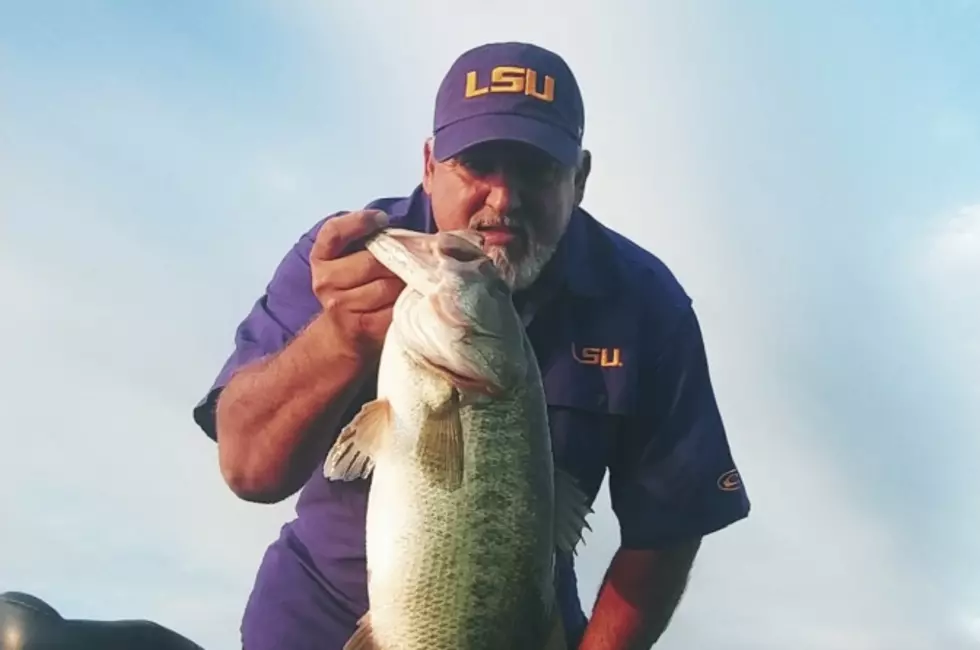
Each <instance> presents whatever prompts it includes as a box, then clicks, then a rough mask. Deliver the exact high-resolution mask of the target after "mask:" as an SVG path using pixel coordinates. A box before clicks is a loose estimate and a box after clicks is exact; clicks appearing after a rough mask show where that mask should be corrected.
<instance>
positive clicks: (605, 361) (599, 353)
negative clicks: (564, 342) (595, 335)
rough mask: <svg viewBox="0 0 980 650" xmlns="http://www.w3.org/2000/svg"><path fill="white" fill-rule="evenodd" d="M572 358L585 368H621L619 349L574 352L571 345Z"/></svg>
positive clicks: (583, 349) (591, 348)
mask: <svg viewBox="0 0 980 650" xmlns="http://www.w3.org/2000/svg"><path fill="white" fill-rule="evenodd" d="M572 357H573V358H574V359H575V360H576V361H578V362H579V363H581V364H583V365H586V366H601V367H603V368H621V367H622V365H623V359H622V353H621V351H620V349H619V348H594V347H588V348H582V349H581V350H576V348H575V345H574V344H572Z"/></svg>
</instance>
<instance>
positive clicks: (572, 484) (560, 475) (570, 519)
mask: <svg viewBox="0 0 980 650" xmlns="http://www.w3.org/2000/svg"><path fill="white" fill-rule="evenodd" d="M590 514H592V508H591V506H589V498H588V497H587V496H586V494H585V493H584V492H583V491H582V490H581V489H580V488H579V487H578V481H576V480H575V477H574V476H572V475H571V474H569V473H568V472H566V471H565V470H563V469H561V468H558V467H556V468H555V545H556V546H557V547H558V550H559V551H562V552H565V553H572V554H575V553H577V551H576V549H575V547H576V546H577V545H578V543H579V542H580V541H582V533H583V529H587V530H590V531H591V530H592V527H591V526H589V522H587V521H586V520H585V518H586V517H588V516H589V515H590Z"/></svg>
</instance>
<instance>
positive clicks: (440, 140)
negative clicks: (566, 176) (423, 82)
mask: <svg viewBox="0 0 980 650" xmlns="http://www.w3.org/2000/svg"><path fill="white" fill-rule="evenodd" d="M584 130H585V108H584V106H583V103H582V94H581V92H580V91H579V87H578V82H577V81H576V80H575V76H574V75H573V74H572V71H571V69H569V67H568V65H567V64H566V63H565V61H564V60H563V59H562V58H561V57H560V56H558V55H557V54H555V53H554V52H550V51H548V50H546V49H544V48H542V47H538V46H536V45H531V44H529V43H488V44H486V45H481V46H479V47H476V48H473V49H471V50H468V51H467V52H464V53H463V54H461V55H460V56H459V58H457V59H456V61H455V62H454V63H453V65H452V67H450V69H449V72H448V73H446V76H445V78H443V80H442V83H441V84H440V85H439V92H438V93H437V94H436V106H435V117H434V120H433V135H434V136H435V144H434V150H433V154H434V155H435V158H436V160H440V161H443V160H446V159H448V158H452V157H453V156H455V155H457V154H459V153H460V152H461V151H463V150H464V149H466V148H468V147H471V146H473V145H475V144H480V143H483V142H491V141H494V140H514V141H517V142H524V143H526V144H529V145H532V146H535V147H537V148H538V149H541V150H542V151H544V152H545V153H547V154H550V155H551V156H552V157H554V158H555V159H557V160H558V161H559V162H561V163H562V164H564V165H569V166H571V165H574V164H576V163H577V162H578V156H579V152H580V151H581V148H582V134H583V132H584Z"/></svg>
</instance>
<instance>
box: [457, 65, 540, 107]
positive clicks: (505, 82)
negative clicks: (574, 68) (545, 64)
mask: <svg viewBox="0 0 980 650" xmlns="http://www.w3.org/2000/svg"><path fill="white" fill-rule="evenodd" d="M538 76H539V75H538V72H537V70H534V69H533V68H522V67H519V66H513V65H498V66H497V67H496V68H494V69H493V70H491V71H490V80H489V82H487V83H485V81H481V79H480V75H479V73H478V72H477V71H476V70H470V71H469V72H467V73H466V99H472V98H473V97H480V96H481V95H486V94H487V93H522V94H524V95H528V96H530V97H534V98H536V99H540V100H541V101H543V102H553V101H555V78H554V77H551V76H549V75H543V77H544V78H543V79H542V80H541V81H540V83H539V81H538ZM484 83H485V85H482V84H484Z"/></svg>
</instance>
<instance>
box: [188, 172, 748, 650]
mask: <svg viewBox="0 0 980 650" xmlns="http://www.w3.org/2000/svg"><path fill="white" fill-rule="evenodd" d="M370 207H374V208H381V209H384V210H385V211H386V212H388V213H389V215H390V217H391V222H392V225H394V226H398V227H402V228H410V229H414V230H422V231H426V232H434V230H435V227H434V224H433V221H432V217H431V212H430V208H429V203H428V199H427V197H426V195H425V194H424V192H422V190H421V188H420V187H419V188H416V189H415V190H414V191H413V193H412V194H411V195H410V196H408V197H402V198H388V199H379V200H377V201H375V202H373V203H372V204H370ZM327 218H330V217H327ZM320 223H322V221H321V222H320ZM320 223H317V224H316V225H315V226H314V227H313V228H311V229H310V231H309V232H307V233H306V234H305V235H303V237H302V238H300V240H299V241H298V242H297V243H296V244H295V246H294V247H293V249H292V250H290V251H289V253H287V254H286V257H285V258H284V259H283V260H282V262H281V263H280V265H279V267H278V268H277V269H276V271H275V274H274V275H273V277H272V280H271V282H270V283H269V285H268V287H267V289H266V292H265V294H264V295H263V296H262V297H261V298H259V299H258V301H257V302H256V303H255V306H254V307H253V308H252V311H251V313H249V315H248V316H247V317H246V318H245V320H244V321H242V323H241V324H240V325H239V327H238V330H237V332H236V336H235V349H234V351H233V352H232V354H231V356H230V358H229V359H228V361H227V362H226V363H225V366H224V367H223V368H222V369H221V372H220V373H219V375H218V377H217V379H216V380H215V382H214V385H213V387H212V388H211V390H210V391H209V392H208V394H207V396H206V397H205V399H203V400H202V401H201V402H200V403H199V404H198V405H197V407H196V408H195V409H194V419H195V421H196V422H197V423H198V424H199V425H200V426H201V428H202V429H204V431H205V432H206V433H207V434H208V435H209V436H210V437H212V438H215V430H214V416H213V413H214V404H215V402H216V400H217V396H218V393H219V392H220V390H221V387H222V386H224V384H225V382H226V381H227V380H228V377H229V376H230V374H231V373H232V372H234V371H235V370H236V369H238V368H239V367H241V366H242V365H243V364H246V363H248V362H250V361H252V360H255V359H257V358H259V357H261V356H263V355H267V354H270V353H274V352H276V351H277V350H279V349H281V348H282V347H283V345H284V344H286V343H287V342H288V341H289V340H290V338H291V337H293V336H294V335H295V334H296V333H297V331H299V330H300V329H301V328H302V327H303V325H305V324H306V323H307V322H309V321H310V319H312V318H313V317H314V316H315V315H316V314H317V313H318V312H319V310H320V304H319V303H318V302H317V299H316V297H315V296H314V294H313V292H312V289H311V280H310V265H309V260H308V256H309V252H310V248H311V246H312V244H313V238H314V236H315V234H316V232H317V230H318V228H319V226H320ZM539 284H542V285H544V284H547V285H549V286H551V287H552V290H549V291H548V295H549V296H552V298H551V299H550V300H549V301H547V302H546V303H544V304H541V305H540V306H539V307H538V308H537V310H536V312H535V316H534V319H533V320H532V321H531V323H530V325H529V326H528V334H529V336H530V339H531V341H532V344H533V346H534V350H535V353H536V354H537V357H538V361H539V363H540V365H541V370H542V376H543V378H544V386H545V393H546V396H547V401H548V411H549V416H550V421H551V429H552V438H553V440H554V450H555V462H556V464H557V465H559V466H561V467H563V468H565V469H567V470H568V471H570V472H571V473H572V474H573V475H574V476H576V477H577V478H578V480H579V481H580V483H581V485H582V487H583V488H584V489H585V490H586V492H587V493H588V494H589V495H590V497H591V498H594V497H595V495H596V492H597V491H598V489H599V487H600V485H601V483H602V480H603V477H604V475H605V473H606V471H607V470H608V471H609V480H610V494H611V499H612V506H613V510H614V512H615V514H616V517H617V519H618V521H619V525H620V536H621V540H622V545H623V546H625V547H629V548H656V547H658V546H661V545H665V544H670V543H671V542H674V541H677V540H682V539H685V538H689V537H692V536H698V535H706V534H708V533H711V532H714V531H716V530H719V529H720V528H723V527H725V526H727V525H728V524H731V523H733V522H735V521H737V520H739V519H742V518H744V517H746V516H747V515H748V513H749V501H748V497H747V495H746V493H745V489H744V487H743V486H742V484H741V480H740V479H739V476H738V472H737V470H736V468H735V465H734V463H733V461H732V455H731V452H730V451H729V445H728V441H727V438H726V434H725V429H724V426H723V424H722V420H721V417H720V415H719V412H718V408H717V405H716V403H715V398H714V394H713V391H712V387H711V382H710V378H709V375H708V368H707V362H706V359H705V350H704V344H703V342H702V339H701V332H700V329H699V327H698V322H697V318H696V317H695V314H694V312H693V311H692V308H691V300H690V298H689V297H688V296H687V295H686V294H685V292H684V290H683V289H682V287H681V286H680V285H679V284H678V282H677V280H676V279H675V278H674V277H673V275H672V274H671V272H670V271H669V269H668V268H667V267H666V266H665V265H664V264H663V263H662V262H661V261H660V260H659V259H657V258H656V257H655V256H653V255H652V254H650V253H648V252H646V251H644V250H643V249H641V248H639V247H638V246H637V245H636V244H634V243H632V242H631V241H629V240H628V239H626V238H624V237H623V236H622V235H619V234H617V233H615V232H613V231H611V230H610V229H608V228H607V227H605V226H603V225H601V224H600V223H599V222H597V221H596V220H595V219H593V218H592V217H591V216H590V215H589V214H588V213H586V212H585V211H584V210H576V212H575V213H574V215H573V217H572V219H571V221H570V224H569V227H568V231H567V233H566V235H565V237H564V238H563V240H562V244H561V246H560V247H559V250H558V252H557V253H556V255H555V258H554V259H553V260H552V262H550V263H549V265H548V267H547V269H546V270H545V273H544V275H543V280H542V281H541V282H539ZM535 293H537V291H535ZM516 300H517V302H518V304H522V303H524V302H528V300H527V299H526V297H524V296H517V297H516ZM373 397H374V386H373V385H372V386H370V387H369V390H368V391H367V392H366V393H365V394H364V395H363V396H362V398H361V399H360V400H358V401H357V403H356V404H355V405H354V406H353V407H352V409H351V411H350V413H349V414H348V419H349V417H351V416H352V415H353V413H355V412H356V411H357V409H358V408H360V405H361V404H362V403H363V402H364V401H367V400H369V399H372V398H373ZM345 421H346V420H345ZM368 485H369V481H353V482H350V483H347V482H329V481H327V480H326V479H325V478H324V477H323V475H322V470H321V469H320V468H319V467H318V468H317V470H316V471H314V473H313V475H312V476H311V477H310V479H309V481H308V482H307V483H306V486H305V487H304V488H303V489H302V491H301V492H300V495H299V499H298V502H297V506H296V514H297V516H296V519H294V520H293V521H291V522H289V523H287V524H285V525H284V526H283V527H282V530H281V534H280V536H279V539H278V540H276V541H275V542H273V543H272V544H271V545H270V546H269V549H268V550H267V552H266V554H265V557H264V558H263V561H262V564H261V566H260V568H259V571H258V575H257V577H256V580H255V585H254V588H253V591H252V594H251V597H250V599H249V601H248V605H247V606H246V611H245V614H244V617H243V621H242V637H243V641H244V644H245V648H246V650H273V648H275V649H276V650H314V649H315V650H340V649H341V647H342V646H343V644H344V643H345V642H346V641H347V639H348V638H349V637H350V635H351V633H352V632H353V630H354V627H355V623H356V621H357V619H358V618H359V617H360V616H361V615H362V614H363V613H364V612H365V611H366V610H367V607H368V601H367V584H366V573H365V549H364V540H365V515H366V510H367V491H368ZM558 590H559V600H560V603H561V607H562V613H563V616H564V620H565V625H566V628H567V629H568V632H569V639H570V644H571V647H575V646H576V645H577V641H578V639H579V638H580V637H581V635H582V632H583V630H584V628H585V624H586V622H587V621H586V617H585V615H584V613H583V610H582V606H581V603H580V601H579V597H578V592H577V587H576V577H575V569H574V565H573V560H572V558H571V557H561V558H560V569H559V579H558Z"/></svg>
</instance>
